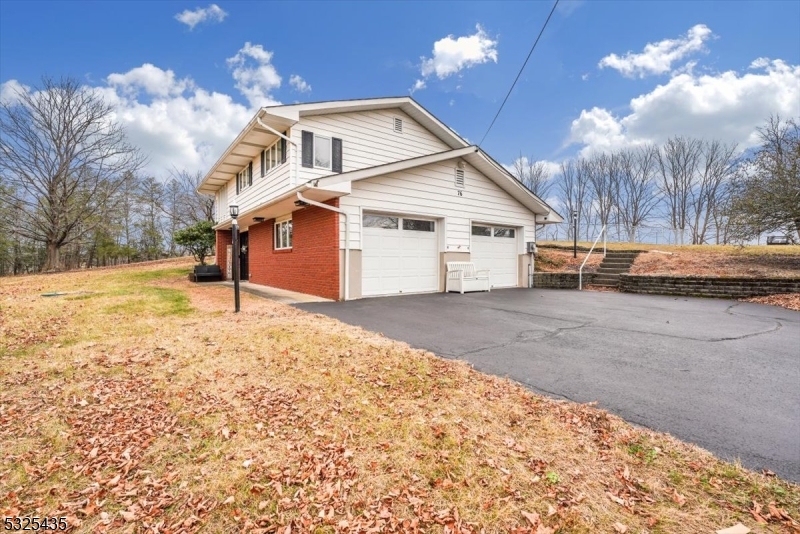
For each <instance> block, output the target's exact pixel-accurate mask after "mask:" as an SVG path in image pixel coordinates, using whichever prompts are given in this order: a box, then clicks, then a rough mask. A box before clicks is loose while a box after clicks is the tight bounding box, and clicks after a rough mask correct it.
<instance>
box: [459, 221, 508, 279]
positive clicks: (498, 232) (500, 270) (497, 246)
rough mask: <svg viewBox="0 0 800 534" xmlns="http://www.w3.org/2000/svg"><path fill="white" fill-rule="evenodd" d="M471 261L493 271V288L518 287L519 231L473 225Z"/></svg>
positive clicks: (478, 266) (491, 273)
mask: <svg viewBox="0 0 800 534" xmlns="http://www.w3.org/2000/svg"><path fill="white" fill-rule="evenodd" d="M470 261H472V263H474V264H475V268H476V269H489V271H491V272H490V273H489V278H490V279H491V281H492V287H517V283H518V277H517V263H518V260H517V230H516V229H515V228H508V227H503V226H486V225H478V224H473V225H472V254H471V255H470Z"/></svg>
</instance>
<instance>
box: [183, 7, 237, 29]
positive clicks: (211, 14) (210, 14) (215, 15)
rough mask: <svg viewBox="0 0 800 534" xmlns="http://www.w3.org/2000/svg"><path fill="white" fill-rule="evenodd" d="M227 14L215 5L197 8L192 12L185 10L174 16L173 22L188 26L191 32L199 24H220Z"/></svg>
mask: <svg viewBox="0 0 800 534" xmlns="http://www.w3.org/2000/svg"><path fill="white" fill-rule="evenodd" d="M227 16H228V14H227V13H226V12H225V11H223V10H222V8H221V7H219V6H218V5H217V4H211V5H209V6H208V7H198V8H197V9H195V10H194V11H192V10H190V9H187V10H185V11H182V12H180V13H178V14H177V15H175V20H177V21H178V22H181V23H183V24H186V25H187V26H189V29H190V30H193V29H194V27H195V26H197V25H198V24H200V23H201V22H206V21H208V22H222V21H223V20H225V17H227Z"/></svg>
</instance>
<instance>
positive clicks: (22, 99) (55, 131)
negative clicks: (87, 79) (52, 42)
mask: <svg viewBox="0 0 800 534" xmlns="http://www.w3.org/2000/svg"><path fill="white" fill-rule="evenodd" d="M143 163H144V158H143V157H142V156H141V155H140V153H139V151H138V150H137V149H135V148H134V147H133V146H131V145H130V144H129V143H128V141H127V139H126V136H125V132H124V131H123V129H122V128H121V127H120V126H119V125H118V124H117V123H115V122H114V121H113V110H112V108H111V107H110V106H109V105H107V104H106V103H105V102H103V100H102V98H101V97H100V96H99V94H98V93H96V92H94V91H92V90H91V89H89V88H86V87H82V86H81V85H80V84H79V83H78V82H77V81H75V80H71V79H62V80H60V81H54V80H52V79H47V78H45V79H44V80H43V83H42V88H41V89H35V90H33V91H30V92H28V91H20V92H18V93H17V94H16V98H15V99H13V100H11V101H6V102H3V103H2V104H0V175H2V176H3V179H4V180H5V181H7V182H8V183H9V184H10V185H11V186H12V194H11V195H10V196H8V197H5V196H4V198H2V199H0V202H2V203H7V202H10V203H12V204H17V203H19V204H21V205H22V206H24V210H23V212H22V215H21V217H20V219H19V220H17V221H16V224H17V226H18V231H19V233H20V234H21V235H22V236H24V237H26V238H28V239H31V240H33V241H35V242H39V243H43V244H44V245H45V247H46V250H47V259H46V261H45V262H44V266H43V270H45V271H47V270H52V269H59V268H60V266H61V262H60V259H59V252H60V251H61V249H62V247H64V246H65V245H68V244H70V243H73V242H75V241H78V240H80V239H82V238H83V237H84V236H85V235H87V234H88V233H89V232H91V231H92V229H93V228H94V227H95V226H96V225H97V224H99V221H100V220H101V217H98V214H100V213H101V210H105V209H109V208H111V207H113V206H112V200H113V199H114V194H115V193H116V190H117V188H118V187H119V185H120V184H121V183H122V181H123V180H122V176H123V174H124V172H125V171H135V170H136V169H138V168H139V167H141V165H142V164H143Z"/></svg>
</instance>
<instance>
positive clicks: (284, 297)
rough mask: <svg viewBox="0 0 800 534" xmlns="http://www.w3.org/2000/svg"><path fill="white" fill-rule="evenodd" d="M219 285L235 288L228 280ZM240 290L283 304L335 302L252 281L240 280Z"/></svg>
mask: <svg viewBox="0 0 800 534" xmlns="http://www.w3.org/2000/svg"><path fill="white" fill-rule="evenodd" d="M217 284H219V285H223V286H226V287H230V288H233V282H232V281H230V280H226V281H224V282H217ZM239 290H240V291H242V292H243V293H250V294H251V295H256V296H257V297H263V298H265V299H269V300H274V301H275V302H280V303H283V304H298V303H303V302H333V301H332V300H330V299H324V298H322V297H318V296H316V295H307V294H306V293H298V292H296V291H289V290H288V289H278V288H277V287H270V286H262V285H259V284H253V283H251V282H240V283H239Z"/></svg>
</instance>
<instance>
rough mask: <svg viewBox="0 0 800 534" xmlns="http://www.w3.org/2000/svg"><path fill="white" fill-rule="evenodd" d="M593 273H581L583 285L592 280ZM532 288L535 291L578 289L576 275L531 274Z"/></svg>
mask: <svg viewBox="0 0 800 534" xmlns="http://www.w3.org/2000/svg"><path fill="white" fill-rule="evenodd" d="M594 276H595V274H594V273H583V285H584V286H586V285H588V284H591V283H592V280H594ZM533 287H535V288H537V289H578V273H533Z"/></svg>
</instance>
